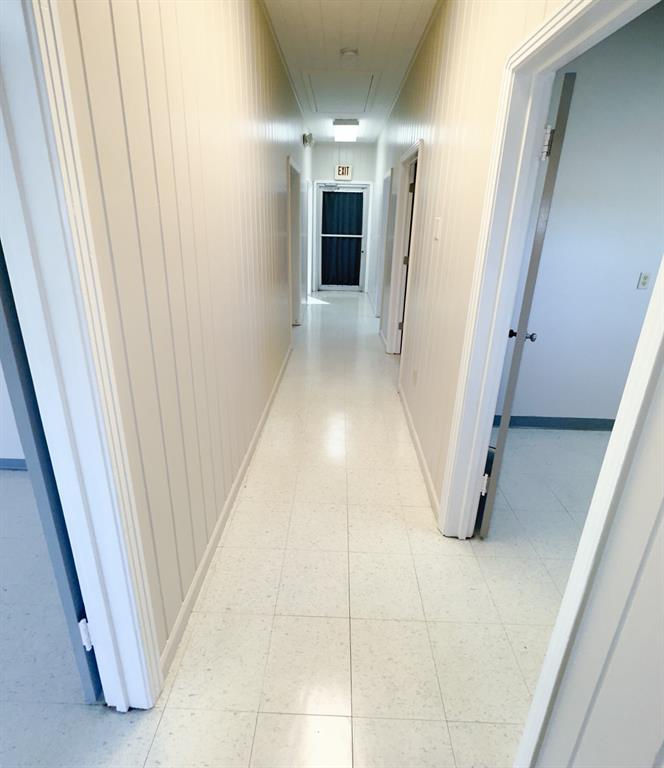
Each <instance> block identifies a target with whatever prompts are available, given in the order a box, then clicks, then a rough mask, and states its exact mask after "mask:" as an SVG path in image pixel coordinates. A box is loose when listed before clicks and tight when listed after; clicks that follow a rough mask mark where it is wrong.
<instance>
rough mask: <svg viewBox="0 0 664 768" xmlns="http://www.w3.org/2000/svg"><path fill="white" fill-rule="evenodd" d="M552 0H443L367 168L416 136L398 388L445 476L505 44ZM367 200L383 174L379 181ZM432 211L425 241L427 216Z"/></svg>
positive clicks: (543, 14) (395, 154) (433, 467)
mask: <svg viewBox="0 0 664 768" xmlns="http://www.w3.org/2000/svg"><path fill="white" fill-rule="evenodd" d="M561 4H562V3H561V2H560V0H553V1H549V2H546V1H545V0H476V1H475V2H454V0H446V1H444V2H441V4H440V7H439V8H438V10H437V13H436V15H435V16H434V18H433V19H432V22H431V24H430V27H429V31H428V33H427V35H426V37H425V39H424V41H423V43H422V45H421V47H420V49H419V52H418V54H417V56H416V58H415V60H414V62H413V65H412V67H411V69H410V72H409V74H408V77H407V78H406V81H405V83H404V86H403V88H402V90H401V93H400V95H399V98H398V100H397V103H396V104H395V107H394V109H393V111H392V114H391V116H390V118H389V120H388V123H387V125H386V127H385V129H384V130H383V132H382V134H381V136H380V138H379V141H378V148H377V160H376V179H382V178H383V177H384V176H385V174H386V173H387V172H388V171H389V169H390V168H391V167H394V168H396V167H397V166H398V163H399V157H400V156H401V155H402V154H403V152H404V151H405V150H406V149H408V147H409V146H411V145H412V144H414V143H415V142H416V141H418V140H419V139H423V140H424V149H423V152H422V155H421V157H420V162H419V164H418V179H417V184H418V186H417V190H418V191H417V195H418V201H419V202H418V206H419V214H418V215H419V226H418V228H417V230H418V231H417V232H416V233H415V234H414V240H413V246H412V247H413V254H412V255H413V257H412V259H411V266H410V271H409V277H408V301H407V305H406V306H407V309H406V323H405V337H404V346H403V354H402V362H401V365H402V394H403V397H404V399H405V401H406V403H407V405H408V408H409V410H410V413H411V415H412V418H413V422H414V426H415V429H416V432H417V435H418V438H419V441H420V444H421V447H422V452H423V454H424V459H425V463H426V466H427V468H428V471H429V474H430V476H431V480H432V483H433V485H434V487H435V489H436V491H437V492H438V491H439V490H440V489H441V487H442V480H443V469H444V466H445V460H446V456H447V450H448V443H449V438H450V426H451V421H452V414H453V409H454V403H455V398H456V391H457V375H458V370H459V362H460V357H461V350H462V344H463V339H464V335H465V329H466V323H467V316H468V303H469V299H470V287H471V280H472V275H473V270H474V266H475V260H476V258H477V245H478V233H479V230H480V217H481V213H482V208H483V205H484V194H485V189H486V184H487V178H488V172H489V157H490V152H491V148H492V145H493V142H494V141H495V138H496V136H495V128H496V121H497V114H498V98H499V90H500V85H501V79H502V76H503V72H504V68H505V64H506V62H507V59H508V57H509V55H510V54H511V53H512V52H513V50H514V49H515V48H516V47H517V46H518V44H519V43H520V42H522V41H523V40H524V39H525V38H526V36H527V35H528V34H530V33H531V32H532V31H534V29H535V28H536V27H537V26H538V25H539V24H540V23H541V22H542V21H543V20H544V19H545V18H547V17H548V16H550V15H551V14H552V13H554V12H555V11H556V10H557V9H558V8H559V7H560V6H561ZM376 189H377V193H378V194H377V195H376V198H375V204H376V210H381V203H380V200H378V199H377V198H378V196H379V195H380V186H379V185H376ZM436 217H439V218H440V220H441V227H440V239H439V240H437V241H434V239H433V231H434V219H435V218H436Z"/></svg>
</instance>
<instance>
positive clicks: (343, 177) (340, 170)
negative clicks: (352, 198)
mask: <svg viewBox="0 0 664 768" xmlns="http://www.w3.org/2000/svg"><path fill="white" fill-rule="evenodd" d="M352 178H353V166H352V165H337V166H336V167H335V169H334V180H335V181H351V180H352Z"/></svg>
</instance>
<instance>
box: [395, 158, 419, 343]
mask: <svg viewBox="0 0 664 768" xmlns="http://www.w3.org/2000/svg"><path fill="white" fill-rule="evenodd" d="M416 184H417V156H415V158H414V159H413V161H412V162H411V163H410V165H409V166H408V198H407V202H406V222H407V227H408V234H407V237H406V241H405V244H406V247H405V249H404V254H403V279H402V281H401V296H400V298H399V315H398V317H399V324H398V326H397V341H398V353H399V354H401V348H402V346H403V324H404V318H405V316H406V296H407V295H408V270H409V267H410V246H411V243H412V241H413V211H414V210H415V186H416Z"/></svg>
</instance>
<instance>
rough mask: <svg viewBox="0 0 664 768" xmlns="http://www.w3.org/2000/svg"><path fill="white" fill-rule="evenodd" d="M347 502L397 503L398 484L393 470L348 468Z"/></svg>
mask: <svg viewBox="0 0 664 768" xmlns="http://www.w3.org/2000/svg"><path fill="white" fill-rule="evenodd" d="M348 503H349V504H354V505H361V504H369V505H380V506H385V507H392V506H394V505H395V504H399V503H400V497H399V485H398V483H397V478H396V476H395V472H394V471H393V470H386V469H365V470H360V469H349V470H348Z"/></svg>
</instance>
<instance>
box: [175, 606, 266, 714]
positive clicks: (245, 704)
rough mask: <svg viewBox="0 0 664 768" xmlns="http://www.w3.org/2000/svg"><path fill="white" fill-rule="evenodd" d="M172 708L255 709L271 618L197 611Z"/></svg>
mask: <svg viewBox="0 0 664 768" xmlns="http://www.w3.org/2000/svg"><path fill="white" fill-rule="evenodd" d="M196 619H197V620H196V622H195V624H194V627H193V629H192V632H191V639H190V640H189V643H188V645H187V648H186V649H185V652H184V655H183V657H182V662H181V664H180V669H179V670H178V673H177V675H176V677H175V681H174V683H173V689H172V691H171V695H170V698H169V700H168V706H169V707H176V708H181V709H210V710H215V709H217V710H219V709H224V710H238V711H242V710H243V711H256V710H257V709H258V704H259V701H260V692H261V682H262V679H263V670H264V669H265V662H266V659H267V652H268V645H269V642H270V629H271V626H272V617H271V616H270V617H267V616H251V615H246V614H232V613H201V614H197V615H196Z"/></svg>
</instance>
